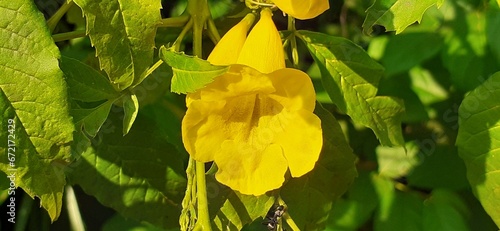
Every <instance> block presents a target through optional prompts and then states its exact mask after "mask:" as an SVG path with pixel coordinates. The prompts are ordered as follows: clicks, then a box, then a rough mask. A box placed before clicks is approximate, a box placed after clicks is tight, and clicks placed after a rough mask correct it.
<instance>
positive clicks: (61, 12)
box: [47, 1, 73, 33]
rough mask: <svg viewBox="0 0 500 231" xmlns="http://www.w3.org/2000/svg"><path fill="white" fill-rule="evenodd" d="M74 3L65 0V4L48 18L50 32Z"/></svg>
mask: <svg viewBox="0 0 500 231" xmlns="http://www.w3.org/2000/svg"><path fill="white" fill-rule="evenodd" d="M72 5H73V1H65V2H64V4H63V5H62V6H61V7H60V8H59V9H58V10H57V11H56V13H55V14H54V15H52V17H50V18H49V20H47V26H48V27H49V30H50V33H52V32H54V29H55V28H56V26H57V23H58V22H59V20H61V18H62V16H63V15H64V14H66V12H68V10H69V8H71V6H72Z"/></svg>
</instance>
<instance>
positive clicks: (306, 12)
mask: <svg viewBox="0 0 500 231" xmlns="http://www.w3.org/2000/svg"><path fill="white" fill-rule="evenodd" d="M273 2H274V4H275V5H276V6H277V7H278V8H279V9H280V10H282V11H283V12H285V13H287V14H289V15H291V16H292V17H294V18H298V19H311V18H315V17H317V16H318V15H320V14H321V13H323V12H325V11H326V10H328V8H330V4H329V2H328V0H273Z"/></svg>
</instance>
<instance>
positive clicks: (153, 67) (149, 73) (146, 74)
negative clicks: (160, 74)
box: [136, 59, 163, 85]
mask: <svg viewBox="0 0 500 231" xmlns="http://www.w3.org/2000/svg"><path fill="white" fill-rule="evenodd" d="M162 64H163V60H161V59H159V60H158V61H157V62H156V63H155V64H153V66H151V67H150V68H149V69H148V70H147V71H146V72H144V77H143V76H141V79H143V81H144V79H145V78H146V77H148V76H149V75H151V73H153V71H155V70H156V68H158V67H160V66H161V65H162ZM139 84H140V83H137V84H136V85H139Z"/></svg>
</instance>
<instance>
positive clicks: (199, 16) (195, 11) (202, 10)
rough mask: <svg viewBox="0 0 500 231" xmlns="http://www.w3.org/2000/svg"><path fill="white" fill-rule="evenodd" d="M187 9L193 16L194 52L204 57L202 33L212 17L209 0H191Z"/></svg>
mask: <svg viewBox="0 0 500 231" xmlns="http://www.w3.org/2000/svg"><path fill="white" fill-rule="evenodd" d="M187 11H188V12H189V14H190V15H191V17H192V18H193V21H194V22H193V53H194V55H195V56H198V57H199V58H203V56H202V55H203V52H202V39H203V37H202V35H203V28H204V26H205V24H206V22H207V21H208V20H209V18H211V15H210V10H209V9H208V2H207V0H189V1H188V5H187Z"/></svg>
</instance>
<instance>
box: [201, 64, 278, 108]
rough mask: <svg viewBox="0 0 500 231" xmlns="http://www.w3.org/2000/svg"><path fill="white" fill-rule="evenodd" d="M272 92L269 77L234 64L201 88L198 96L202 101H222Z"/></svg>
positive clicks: (272, 88)
mask: <svg viewBox="0 0 500 231" xmlns="http://www.w3.org/2000/svg"><path fill="white" fill-rule="evenodd" d="M274 91H275V89H274V87H273V83H272V81H271V79H270V78H269V76H266V75H264V74H262V73H260V72H258V71H256V70H255V69H253V68H250V67H247V66H243V65H239V64H235V65H231V67H230V69H229V71H228V72H226V73H225V74H223V75H221V76H219V77H217V78H216V79H215V80H214V81H213V82H212V83H210V84H208V85H207V86H206V87H204V88H202V89H201V90H200V91H199V94H200V99H202V100H222V99H226V98H231V97H236V96H241V95H248V94H259V93H260V94H269V93H271V92H274Z"/></svg>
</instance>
